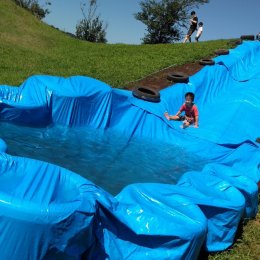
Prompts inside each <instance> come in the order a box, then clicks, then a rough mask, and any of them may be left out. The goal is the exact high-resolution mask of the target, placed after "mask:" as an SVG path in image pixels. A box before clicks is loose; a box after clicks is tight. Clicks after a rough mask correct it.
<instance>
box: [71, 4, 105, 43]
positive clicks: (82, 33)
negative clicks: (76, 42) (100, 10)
mask: <svg viewBox="0 0 260 260" xmlns="http://www.w3.org/2000/svg"><path fill="white" fill-rule="evenodd" d="M85 7H86V4H81V12H82V14H83V17H84V18H83V19H82V20H81V21H80V22H79V23H78V24H77V26H76V37H77V38H79V39H81V40H85V41H90V42H99V43H106V42H107V39H106V29H107V24H105V25H104V22H103V21H102V20H101V19H100V16H99V15H96V10H97V0H89V6H88V9H87V10H86V9H85Z"/></svg>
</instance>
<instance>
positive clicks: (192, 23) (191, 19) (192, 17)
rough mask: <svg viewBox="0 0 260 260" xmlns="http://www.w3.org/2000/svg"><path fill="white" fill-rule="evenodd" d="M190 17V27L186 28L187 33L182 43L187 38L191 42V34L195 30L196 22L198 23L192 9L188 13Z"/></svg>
mask: <svg viewBox="0 0 260 260" xmlns="http://www.w3.org/2000/svg"><path fill="white" fill-rule="evenodd" d="M190 15H191V18H190V28H189V30H188V33H187V35H186V36H185V38H184V41H183V43H185V42H187V41H188V40H189V41H190V42H191V35H192V34H193V33H194V32H195V30H196V29H197V24H198V17H197V15H196V13H195V11H192V12H191V13H190Z"/></svg>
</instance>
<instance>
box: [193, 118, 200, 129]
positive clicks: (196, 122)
mask: <svg viewBox="0 0 260 260" xmlns="http://www.w3.org/2000/svg"><path fill="white" fill-rule="evenodd" d="M194 126H195V127H199V116H195V122H194Z"/></svg>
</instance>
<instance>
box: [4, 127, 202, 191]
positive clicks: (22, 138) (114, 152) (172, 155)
mask: <svg viewBox="0 0 260 260" xmlns="http://www.w3.org/2000/svg"><path fill="white" fill-rule="evenodd" d="M0 129H1V133H0V138H2V139H3V140H4V141H5V142H6V143H7V146H8V153H9V154H11V155H16V156H23V157H29V158H34V159H38V160H42V161H46V162H50V163H53V164H56V165H59V166H62V167H64V168H67V169H69V170H72V171H74V172H76V173H78V174H80V175H81V176H83V177H85V178H87V179H88V180H90V181H92V182H94V183H95V184H96V185H98V186H100V187H102V188H103V189H105V190H106V191H108V192H110V193H111V194H113V195H116V194H117V193H119V192H120V191H121V189H122V188H123V187H125V186H126V185H128V184H131V183H140V182H142V183H143V182H157V183H172V184H174V183H176V182H177V180H178V179H179V178H180V176H181V175H182V174H183V173H184V172H186V171H189V170H201V169H202V168H203V166H204V165H205V160H202V159H201V158H199V157H198V156H196V155H194V154H189V153H187V152H186V151H185V150H184V149H183V148H181V147H178V146H174V145H169V144H161V143H156V142H151V141H149V142H147V141H144V140H142V141H141V140H137V139H132V140H130V141H129V140H127V139H126V138H124V137H120V136H119V135H116V134H114V133H109V132H107V131H105V132H104V131H103V130H96V129H95V130H94V129H85V128H84V129H82V128H80V129H71V128H66V127H58V126H55V127H52V126H50V127H46V128H31V127H24V126H17V125H14V124H9V123H0Z"/></svg>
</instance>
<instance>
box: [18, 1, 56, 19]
mask: <svg viewBox="0 0 260 260" xmlns="http://www.w3.org/2000/svg"><path fill="white" fill-rule="evenodd" d="M14 2H15V3H16V4H17V5H19V6H21V7H22V8H24V9H27V10H29V11H30V12H31V13H32V14H33V15H34V16H36V17H37V18H38V19H40V20H41V19H43V18H44V17H45V16H46V15H47V14H49V13H50V11H49V10H48V9H47V8H44V7H43V6H40V4H39V1H38V0H14ZM48 5H51V2H50V1H47V0H46V1H45V6H48Z"/></svg>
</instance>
